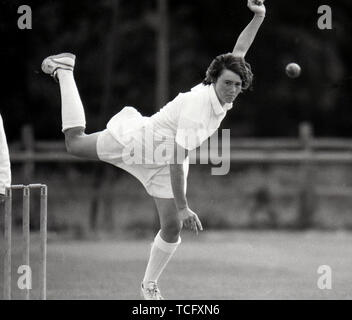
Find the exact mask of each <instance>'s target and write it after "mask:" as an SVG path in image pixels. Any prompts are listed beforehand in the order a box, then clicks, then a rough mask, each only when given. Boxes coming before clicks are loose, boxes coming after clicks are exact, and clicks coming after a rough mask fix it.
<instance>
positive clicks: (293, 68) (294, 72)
mask: <svg viewBox="0 0 352 320" xmlns="http://www.w3.org/2000/svg"><path fill="white" fill-rule="evenodd" d="M286 74H287V76H289V77H290V78H297V77H299V75H300V74H301V67H300V66H299V65H298V64H297V63H294V62H292V63H289V64H288V65H287V66H286Z"/></svg>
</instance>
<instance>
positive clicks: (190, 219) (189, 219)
mask: <svg viewBox="0 0 352 320" xmlns="http://www.w3.org/2000/svg"><path fill="white" fill-rule="evenodd" d="M178 214H179V216H180V219H181V221H182V222H183V225H184V227H185V228H188V229H190V230H192V231H194V232H195V233H196V234H197V235H198V230H200V231H203V227H202V223H201V222H200V220H199V218H198V215H197V214H196V213H195V212H193V211H192V210H191V209H190V208H188V207H187V208H184V209H182V210H180V211H179V212H178Z"/></svg>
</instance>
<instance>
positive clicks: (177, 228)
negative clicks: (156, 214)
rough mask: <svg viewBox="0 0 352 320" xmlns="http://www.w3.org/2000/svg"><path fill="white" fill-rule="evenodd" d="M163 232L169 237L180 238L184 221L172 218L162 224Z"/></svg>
mask: <svg viewBox="0 0 352 320" xmlns="http://www.w3.org/2000/svg"><path fill="white" fill-rule="evenodd" d="M162 229H163V233H164V234H165V235H167V237H168V238H172V239H176V240H177V239H178V237H179V236H180V233H181V230H182V222H181V221H179V220H170V221H167V222H166V223H164V225H163V226H162Z"/></svg>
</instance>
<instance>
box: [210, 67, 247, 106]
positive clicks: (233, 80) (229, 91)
mask: <svg viewBox="0 0 352 320" xmlns="http://www.w3.org/2000/svg"><path fill="white" fill-rule="evenodd" d="M214 87H215V92H216V95H217V96H218V98H219V101H220V103H221V105H224V104H225V103H232V102H234V100H235V99H236V98H237V96H238V95H239V94H240V93H241V92H242V80H241V77H240V76H239V75H238V74H237V73H234V72H232V71H230V70H228V69H225V70H223V71H222V73H221V75H220V76H219V78H218V79H217V80H216V82H215V83H214Z"/></svg>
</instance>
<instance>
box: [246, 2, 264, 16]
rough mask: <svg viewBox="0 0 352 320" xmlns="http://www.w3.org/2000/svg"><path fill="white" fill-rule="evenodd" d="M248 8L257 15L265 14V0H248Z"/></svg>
mask: <svg viewBox="0 0 352 320" xmlns="http://www.w3.org/2000/svg"><path fill="white" fill-rule="evenodd" d="M247 6H248V8H249V9H250V10H251V11H252V12H254V13H255V14H257V15H260V16H265V12H266V9H265V5H264V0H248V2H247Z"/></svg>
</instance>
